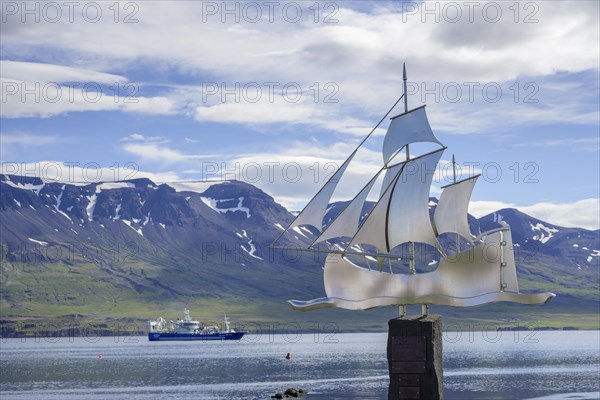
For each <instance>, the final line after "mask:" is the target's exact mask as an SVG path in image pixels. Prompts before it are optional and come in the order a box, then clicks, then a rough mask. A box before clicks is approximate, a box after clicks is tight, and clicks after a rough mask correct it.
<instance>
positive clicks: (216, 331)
mask: <svg viewBox="0 0 600 400" xmlns="http://www.w3.org/2000/svg"><path fill="white" fill-rule="evenodd" d="M224 321H225V329H221V328H219V327H218V326H214V325H210V326H203V325H202V324H201V323H200V321H193V320H192V319H191V318H190V310H188V309H187V308H186V309H184V311H183V320H179V319H178V320H177V321H169V322H167V321H166V320H165V319H163V318H162V317H161V318H159V319H157V320H154V321H149V325H150V330H149V332H148V340H150V341H151V342H154V341H160V340H240V339H241V338H242V337H243V336H244V334H246V332H245V331H239V332H236V331H235V330H234V329H231V328H230V327H229V318H227V316H226V315H225V316H224Z"/></svg>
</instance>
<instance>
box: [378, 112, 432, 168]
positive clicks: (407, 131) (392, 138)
mask: <svg viewBox="0 0 600 400" xmlns="http://www.w3.org/2000/svg"><path fill="white" fill-rule="evenodd" d="M416 142H432V143H438V144H439V145H440V146H443V144H442V143H441V142H440V141H439V140H438V138H437V137H435V135H434V134H433V131H432V130H431V127H430V126H429V121H428V120H427V114H426V113H425V106H422V107H419V108H415V109H414V110H411V111H408V112H406V113H404V114H400V115H398V116H396V117H393V118H392V122H391V123H390V126H389V128H388V131H387V133H386V135H385V139H384V141H383V162H384V163H386V164H387V162H388V161H389V160H390V158H392V156H393V155H394V154H396V153H397V152H398V151H399V150H400V149H402V148H403V147H404V146H406V145H407V144H410V143H416Z"/></svg>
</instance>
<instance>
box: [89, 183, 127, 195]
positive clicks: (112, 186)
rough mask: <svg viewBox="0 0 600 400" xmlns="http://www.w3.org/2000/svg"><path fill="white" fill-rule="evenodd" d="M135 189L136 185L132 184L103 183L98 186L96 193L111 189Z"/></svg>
mask: <svg viewBox="0 0 600 400" xmlns="http://www.w3.org/2000/svg"><path fill="white" fill-rule="evenodd" d="M127 188H130V189H131V188H135V185H134V184H133V183H130V182H103V183H101V184H99V185H97V186H96V193H100V192H101V191H103V190H110V189H127Z"/></svg>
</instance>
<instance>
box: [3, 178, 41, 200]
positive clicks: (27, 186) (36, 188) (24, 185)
mask: <svg viewBox="0 0 600 400" xmlns="http://www.w3.org/2000/svg"><path fill="white" fill-rule="evenodd" d="M3 182H4V183H6V184H7V185H8V186H12V187H14V188H16V189H23V190H31V191H32V192H34V193H35V194H36V195H37V196H39V195H40V190H42V189H43V188H44V186H45V185H46V184H45V183H42V184H41V185H34V184H32V183H14V182H12V181H11V180H10V178H9V179H8V180H6V181H3Z"/></svg>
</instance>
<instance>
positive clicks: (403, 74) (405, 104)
mask: <svg viewBox="0 0 600 400" xmlns="http://www.w3.org/2000/svg"><path fill="white" fill-rule="evenodd" d="M406 80H407V78H406V63H402V81H403V85H404V112H405V113H407V112H408V95H407V94H406ZM409 157H410V150H409V145H408V144H407V145H406V161H408V159H409Z"/></svg>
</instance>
